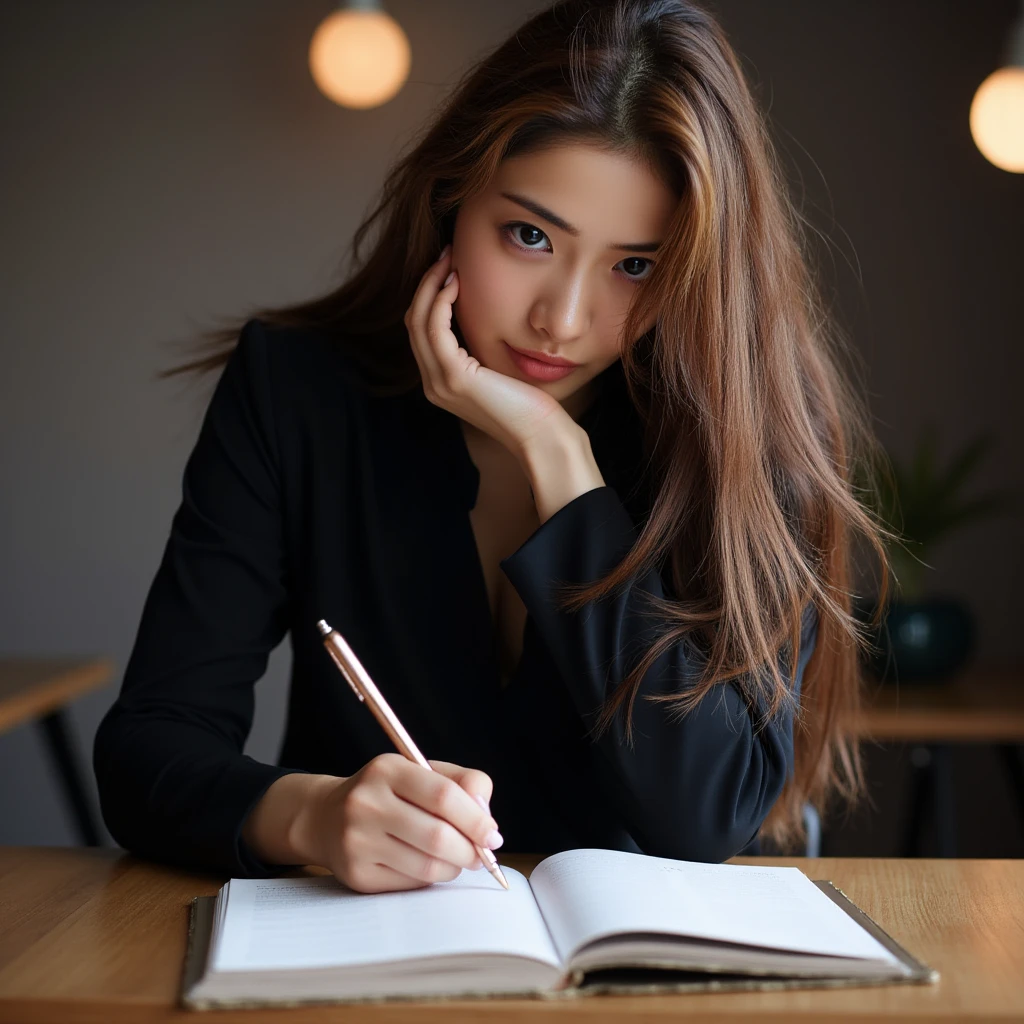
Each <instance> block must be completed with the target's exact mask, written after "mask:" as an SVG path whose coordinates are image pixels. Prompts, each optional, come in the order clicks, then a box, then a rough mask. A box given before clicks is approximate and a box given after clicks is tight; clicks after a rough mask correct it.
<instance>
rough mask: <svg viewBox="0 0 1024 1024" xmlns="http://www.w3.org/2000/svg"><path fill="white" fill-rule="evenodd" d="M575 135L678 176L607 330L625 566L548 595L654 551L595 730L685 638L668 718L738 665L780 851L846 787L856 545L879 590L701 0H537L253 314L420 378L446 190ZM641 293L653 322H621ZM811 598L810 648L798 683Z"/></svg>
mask: <svg viewBox="0 0 1024 1024" xmlns="http://www.w3.org/2000/svg"><path fill="white" fill-rule="evenodd" d="M572 140H576V141H581V142H588V143H591V144H593V143H597V144H599V145H601V146H604V147H606V148H608V149H610V150H612V151H614V152H620V153H626V154H628V155H630V156H632V157H635V158H637V159H639V160H642V161H644V162H646V163H647V164H648V165H649V166H651V167H653V168H655V169H657V171H658V172H659V173H660V174H662V175H664V177H665V180H666V181H667V182H669V183H670V184H671V185H672V186H673V187H674V188H675V189H676V190H677V194H678V195H679V197H680V198H679V203H678V208H677V211H676V214H675V216H674V219H673V222H672V226H671V229H670V233H669V237H668V238H667V240H666V241H665V244H664V247H663V249H662V250H661V251H660V252H659V254H658V259H657V262H656V264H655V266H654V268H653V271H652V272H651V273H650V274H649V275H648V277H647V279H646V280H645V281H644V282H643V284H641V285H640V286H638V288H637V291H636V298H635V300H634V302H633V304H632V306H631V309H630V314H629V317H628V319H627V322H626V323H625V325H624V328H623V338H624V339H634V338H635V339H636V340H635V341H633V342H632V343H630V344H626V345H624V347H623V354H622V370H623V373H624V375H625V378H626V381H627V385H628V393H629V396H630V399H631V401H632V403H633V405H634V406H635V408H636V409H637V411H638V413H639V414H640V417H641V420H642V422H643V425H644V435H645V446H646V455H647V456H648V457H649V467H650V470H649V471H650V473H651V479H652V480H654V481H655V487H654V488H653V490H652V494H653V499H652V502H651V512H650V516H649V518H648V519H647V521H646V522H645V524H644V527H643V530H642V532H641V534H640V537H639V539H638V541H637V543H636V545H635V546H634V548H633V549H632V551H630V552H629V554H628V556H627V557H626V558H625V559H624V560H623V561H622V563H621V564H620V565H619V566H618V567H617V568H616V569H615V570H614V571H612V572H611V573H610V574H609V575H608V576H606V577H605V578H604V579H602V580H599V581H597V582H595V583H593V584H592V585H587V586H578V587H574V588H566V589H565V590H564V591H563V598H564V600H563V604H564V606H565V607H567V608H570V609H578V608H580V607H581V606H582V605H584V604H586V603H587V602H589V601H594V600H598V599H600V598H602V597H604V596H605V595H608V594H610V593H611V592H612V591H615V590H616V589H618V588H620V587H623V586H625V585H627V584H628V581H629V580H630V579H631V578H633V577H635V576H636V575H637V574H641V573H644V572H646V571H648V570H649V569H651V568H652V567H654V566H659V565H665V566H667V567H668V568H670V570H671V579H672V583H673V585H674V594H673V597H674V598H677V599H674V600H671V601H669V600H665V601H659V602H657V611H658V612H660V614H661V616H662V618H663V620H664V623H665V628H664V629H663V630H662V631H660V633H659V635H658V638H657V640H656V641H655V642H654V643H653V645H652V646H651V647H650V649H649V650H648V651H646V653H645V654H644V655H643V657H642V658H641V659H640V660H639V661H638V663H637V664H636V665H635V667H634V668H633V669H632V671H631V672H630V674H629V675H628V677H627V678H626V679H625V680H623V681H622V682H621V684H620V685H619V686H618V688H617V689H616V690H615V692H614V693H613V694H612V695H611V696H610V697H609V699H608V701H607V702H606V704H605V706H604V707H603V709H602V714H601V716H600V718H599V719H598V722H597V726H596V728H597V731H598V732H602V731H604V730H605V729H607V728H608V727H610V726H611V725H612V724H613V722H614V721H615V718H616V716H617V714H618V713H619V712H620V710H622V709H623V706H624V705H625V711H626V715H625V720H626V731H625V738H626V740H627V741H628V742H630V743H632V728H631V726H632V721H631V718H632V714H631V712H632V707H633V703H634V700H635V697H636V693H637V690H638V688H639V686H640V684H641V680H642V678H643V676H644V675H645V673H646V672H647V670H648V669H649V668H650V667H651V665H652V664H653V663H654V662H655V661H656V660H657V659H658V658H659V657H660V656H661V655H662V654H663V653H664V652H665V650H666V649H668V648H669V647H671V646H672V645H673V644H676V643H679V642H680V641H682V640H683V638H688V640H689V642H690V643H691V644H693V645H694V649H695V650H699V651H702V652H703V654H704V657H703V658H701V659H700V665H701V670H702V671H701V673H700V677H699V678H698V679H695V680H692V681H687V682H688V683H689V682H693V684H694V685H692V686H689V685H688V686H686V687H682V686H681V687H680V690H679V692H677V693H673V694H664V695H660V696H649V697H647V699H649V700H656V701H662V702H666V703H667V704H669V705H670V707H669V709H668V710H669V712H670V713H671V714H673V715H681V714H685V713H686V712H687V711H688V710H689V709H690V708H692V706H693V705H694V704H696V703H697V702H698V701H700V700H701V699H702V698H703V697H704V696H705V695H706V694H707V693H708V691H709V690H711V689H712V688H713V687H714V686H716V685H717V684H719V683H722V682H724V681H728V680H733V681H736V682H738V683H740V684H741V689H742V691H743V692H744V696H745V698H746V699H747V701H748V704H749V706H750V708H751V710H752V712H753V710H754V709H755V708H757V707H760V708H761V709H764V714H763V715H762V716H760V717H759V718H758V720H757V723H756V727H757V728H761V727H763V725H764V724H765V722H766V721H767V720H768V719H769V718H770V717H772V716H774V715H776V714H777V713H778V712H779V711H780V709H782V708H783V707H784V706H786V705H788V706H792V707H793V708H794V711H795V727H794V748H795V769H794V774H793V775H792V776H791V777H790V778H789V779H788V780H787V782H786V785H785V788H784V789H783V791H782V794H781V796H780V798H779V799H778V800H777V801H776V804H775V805H774V807H773V808H772V810H771V812H770V814H769V815H768V818H767V819H766V821H765V823H764V825H763V826H762V829H761V835H764V836H767V837H769V838H770V839H771V840H773V841H774V842H775V843H777V844H778V845H779V846H780V847H781V848H787V847H789V846H791V845H792V844H793V843H794V842H796V841H797V840H799V839H800V838H801V837H802V836H803V822H802V812H803V807H804V804H805V803H810V804H811V805H813V806H815V807H816V808H817V809H818V810H820V811H824V810H826V805H827V804H828V802H829V800H830V799H831V798H833V797H836V796H838V797H841V798H844V799H845V800H846V801H847V802H848V803H849V804H850V805H851V806H852V804H853V803H854V802H855V801H856V800H857V799H858V798H859V797H860V796H862V795H863V791H864V780H863V770H862V764H861V760H860V753H859V749H858V747H857V744H856V741H855V739H854V738H853V734H852V732H851V730H850V725H851V723H852V721H853V720H854V717H855V715H856V712H857V710H858V707H859V701H860V689H861V685H862V679H861V675H860V667H859V658H858V653H859V651H860V649H861V648H865V647H868V646H869V641H868V634H867V630H866V628H865V627H864V626H863V625H862V624H861V623H860V622H859V621H858V618H857V617H856V616H855V615H854V613H853V597H854V595H853V594H852V591H851V585H852V582H853V581H852V571H853V559H852V548H853V545H854V542H855V540H861V541H866V542H867V548H869V549H873V551H874V555H875V556H876V557H877V559H878V565H879V566H880V568H881V577H880V600H879V606H881V604H882V603H883V602H884V599H885V596H886V592H887V590H888V581H889V570H888V565H887V562H886V556H885V548H884V546H883V541H884V539H886V538H888V537H889V536H890V535H889V534H888V532H887V530H886V529H885V527H884V526H883V525H882V523H881V522H880V521H879V520H878V518H877V517H876V516H874V515H873V514H872V513H871V512H870V511H869V508H868V505H867V504H866V503H862V501H861V500H860V498H859V497H858V488H857V487H856V486H855V485H854V482H853V481H854V479H856V477H855V473H856V471H857V470H858V468H859V466H861V465H863V464H867V463H868V462H871V463H872V464H874V463H875V462H876V460H878V458H879V456H880V452H881V450H880V448H879V446H878V443H877V441H876V440H875V439H874V436H873V434H872V431H871V428H870V425H869V417H868V413H867V406H866V403H865V402H864V401H863V400H862V399H861V398H859V397H858V395H857V393H856V392H855V391H854V389H853V388H852V387H851V385H850V383H849V380H848V376H849V375H848V372H847V370H848V368H846V369H843V368H841V367H842V362H843V359H842V357H844V356H845V355H848V354H849V353H848V346H846V345H845V344H843V343H842V341H841V339H840V338H839V336H838V334H837V333H836V331H835V330H834V328H833V327H832V326H831V325H830V323H829V318H828V317H827V315H826V314H825V311H824V309H823V307H822V304H821V302H820V300H819V299H818V297H817V291H816V288H815V285H814V281H813V275H812V274H811V273H810V272H809V270H808V268H807V266H806V263H805V259H804V256H803V248H804V236H803V226H802V221H801V219H800V217H799V215H798V213H797V212H796V211H795V210H794V208H793V206H792V205H791V203H790V201H789V199H788V197H787V192H786V188H785V186H784V177H783V175H782V173H781V171H780V168H779V165H778V162H777V160H776V157H775V155H774V151H773V148H772V145H771V142H770V139H769V135H768V131H767V129H766V126H765V124H764V121H763V119H762V116H761V114H760V113H759V111H758V108H757V106H756V104H755V102H754V99H753V97H752V95H751V92H750V89H749V87H748V85H747V82H746V81H745V78H744V74H743V72H742V70H741V68H740V65H739V62H738V60H737V58H736V56H735V54H734V53H733V51H732V49H731V48H730V46H729V44H728V42H727V41H726V39H725V36H724V35H723V33H722V30H721V29H720V27H719V26H718V25H717V23H716V22H715V20H714V19H713V18H712V17H711V16H710V15H709V14H708V13H707V12H705V11H704V10H703V9H701V8H700V7H698V6H696V5H695V4H693V3H691V2H690V0H603V2H601V0H597V2H595V0H563V2H560V3H556V4H555V5H554V6H553V7H551V8H549V9H547V10H545V11H543V12H541V13H540V14H538V15H537V16H536V17H534V18H533V19H532V20H530V21H529V22H528V23H527V24H526V25H524V26H523V27H522V28H521V29H519V31H517V32H516V33H515V34H514V35H513V36H512V37H511V38H510V39H509V40H508V41H507V42H505V43H504V44H503V45H501V46H499V47H498V49H497V50H495V51H494V52H493V53H492V54H490V55H489V56H487V57H485V58H484V59H483V60H482V61H480V62H479V63H478V64H477V65H476V66H475V67H473V68H471V69H470V70H469V71H468V72H467V73H466V75H465V76H464V77H463V78H462V80H461V81H460V82H459V83H458V84H457V86H456V88H455V89H454V90H453V92H452V94H451V96H450V98H449V99H448V100H447V101H446V102H445V104H444V105H443V107H442V108H441V109H440V111H439V113H438V114H437V116H436V118H435V119H434V121H433V123H432V124H430V125H429V126H428V127H427V129H426V131H425V133H424V134H423V136H422V137H421V139H420V141H419V142H418V143H416V144H415V145H414V146H413V147H412V148H411V150H410V151H409V152H408V154H407V155H406V156H404V158H402V159H401V160H400V161H399V162H398V163H397V164H396V166H395V167H394V168H393V169H392V170H391V172H390V173H389V174H388V176H387V178H386V179H385V182H384V184H383V188H382V191H381V194H380V197H379V201H378V202H377V205H376V206H375V208H374V209H373V210H372V211H371V212H370V214H369V216H368V217H367V218H366V219H365V220H364V221H363V223H362V224H361V225H360V227H359V228H358V230H357V231H356V233H355V236H354V238H353V241H352V247H351V260H352V269H351V273H350V275H349V276H348V277H347V279H346V280H345V282H344V283H343V284H342V285H341V286H340V287H339V288H337V289H336V290H335V291H332V292H331V293H330V294H328V295H326V296H324V297H322V298H318V299H315V300H313V301H309V302H303V303H300V304H298V305H293V306H289V307H288V308H285V309H259V310H256V311H253V312H252V313H251V314H250V315H251V316H254V317H258V318H259V319H261V320H262V321H264V322H265V323H267V324H269V325H280V326H285V327H300V328H310V329H315V330H318V331H322V332H328V333H330V334H331V335H332V336H334V337H336V338H337V343H338V344H339V345H344V346H345V347H346V351H347V352H348V353H349V355H350V357H351V359H352V360H353V362H354V363H355V364H356V366H357V367H359V369H360V370H361V372H362V374H363V376H364V377H365V381H366V383H367V386H369V387H370V388H371V390H373V391H375V392H376V393H380V394H395V393H402V392H405V391H408V390H410V389H414V388H416V387H418V386H419V385H420V378H419V373H418V369H417V366H416V362H415V360H414V358H413V355H412V351H411V349H410V346H409V340H408V337H407V334H406V331H405V328H404V324H403V315H404V313H405V310H406V309H407V307H408V305H409V303H410V301H411V299H412V295H413V292H414V291H415V289H416V286H417V284H418V282H419V280H420V278H421V277H422V275H423V273H424V271H425V270H426V268H427V266H428V265H429V264H430V263H431V262H432V261H433V260H434V259H435V258H436V257H437V254H438V253H439V251H440V249H441V247H442V246H443V245H444V244H445V243H446V242H447V241H450V239H451V236H452V229H453V224H454V217H455V214H456V212H457V210H458V208H459V206H460V204H461V203H462V202H463V201H464V200H465V199H466V198H467V197H469V196H471V195H473V194H475V193H476V192H477V190H479V189H480V188H482V187H484V186H485V185H486V183H487V182H488V181H489V180H490V178H491V176H492V175H493V174H494V172H495V170H496V168H497V167H498V165H499V164H500V163H501V161H502V160H503V159H505V158H506V157H508V156H511V155H513V154H519V153H524V152H528V151H531V150H533V151H536V150H537V149H540V148H542V147H544V146H547V145H551V144H553V143H556V142H565V141H572ZM371 231H376V236H375V238H374V240H373V241H372V244H370V235H371ZM367 248H368V252H366V253H365V256H364V250H366V249H367ZM653 311H657V322H656V326H655V327H654V328H652V329H651V330H650V331H648V332H646V333H644V334H643V335H642V336H639V326H640V325H641V323H643V322H645V320H646V317H647V315H648V314H649V313H650V312H653ZM245 319H248V317H246V318H245ZM241 323H244V319H243V320H242V321H240V322H237V323H234V324H232V325H230V326H227V327H224V328H223V329H219V330H215V331H211V332H208V334H207V341H206V345H205V346H204V347H203V348H202V350H201V351H202V353H203V354H200V355H198V356H197V358H195V359H193V360H192V361H190V362H188V363H185V364H184V365H182V366H178V367H176V368H174V369H173V370H170V371H166V373H165V375H168V374H170V373H179V372H182V371H185V370H195V371H204V370H211V369H214V368H216V367H219V366H221V365H222V364H223V363H224V362H225V361H226V359H227V357H228V354H229V352H230V350H231V348H232V347H233V346H234V344H235V343H236V342H237V338H238V334H239V329H240V326H241ZM809 603H813V605H814V606H815V610H816V611H817V614H818V636H817V643H816V647H815V650H814V653H813V656H812V657H811V659H810V662H809V663H808V665H807V667H806V669H805V673H804V678H803V685H802V691H801V694H800V697H799V701H798V702H794V697H793V693H792V685H793V679H794V675H793V673H795V669H796V664H797V660H798V656H799V650H800V630H801V621H802V615H803V612H804V610H805V608H806V607H807V605H808V604H809ZM783 652H785V653H786V654H787V659H788V660H787V661H786V664H787V665H788V666H789V667H790V670H791V672H790V674H789V678H788V679H787V678H785V677H784V674H783V672H782V671H781V670H780V653H783ZM741 677H742V678H741Z"/></svg>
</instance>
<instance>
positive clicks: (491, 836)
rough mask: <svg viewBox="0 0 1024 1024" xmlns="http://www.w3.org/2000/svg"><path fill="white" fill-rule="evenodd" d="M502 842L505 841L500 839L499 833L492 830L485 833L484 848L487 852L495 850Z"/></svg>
mask: <svg viewBox="0 0 1024 1024" xmlns="http://www.w3.org/2000/svg"><path fill="white" fill-rule="evenodd" d="M503 842H505V840H504V839H502V838H501V833H500V832H499V831H498V830H497V829H493V830H492V831H490V832H488V833H487V838H486V839H484V846H486V847H487V849H488V850H496V849H497V848H498V847H499V846H501V844H502V843H503Z"/></svg>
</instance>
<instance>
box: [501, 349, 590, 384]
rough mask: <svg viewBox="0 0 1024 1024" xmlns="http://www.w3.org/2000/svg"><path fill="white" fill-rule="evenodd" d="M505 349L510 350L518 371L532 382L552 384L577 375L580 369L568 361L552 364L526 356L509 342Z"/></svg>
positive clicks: (509, 352)
mask: <svg viewBox="0 0 1024 1024" xmlns="http://www.w3.org/2000/svg"><path fill="white" fill-rule="evenodd" d="M505 347H506V348H507V349H508V355H509V359H511V360H512V362H513V363H514V364H515V366H516V369H518V370H519V372H520V373H521V374H523V376H524V377H528V378H529V379H530V380H536V381H542V382H546V383H551V382H553V381H556V380H561V379H562V378H563V377H568V376H569V374H571V373H575V372H576V370H577V368H578V364H577V363H570V362H568V361H566V362H564V363H552V362H548V361H547V360H542V359H534V358H533V357H532V356H528V355H525V354H524V353H522V352H520V351H519V350H518V349H515V348H513V347H512V346H511V345H509V344H508V342H505Z"/></svg>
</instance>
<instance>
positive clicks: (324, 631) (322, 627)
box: [316, 619, 331, 636]
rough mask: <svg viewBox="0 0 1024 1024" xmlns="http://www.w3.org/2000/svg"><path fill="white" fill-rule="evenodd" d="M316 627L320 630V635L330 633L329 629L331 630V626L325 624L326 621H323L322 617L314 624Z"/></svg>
mask: <svg viewBox="0 0 1024 1024" xmlns="http://www.w3.org/2000/svg"><path fill="white" fill-rule="evenodd" d="M316 628H317V629H319V630H320V635H321V636H327V634H328V633H330V631H331V627H330V626H328V625H327V623H326V622H324V620H323V619H321V620H320V621H319V622H318V623H317V624H316Z"/></svg>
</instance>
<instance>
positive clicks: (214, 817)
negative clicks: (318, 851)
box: [93, 320, 289, 877]
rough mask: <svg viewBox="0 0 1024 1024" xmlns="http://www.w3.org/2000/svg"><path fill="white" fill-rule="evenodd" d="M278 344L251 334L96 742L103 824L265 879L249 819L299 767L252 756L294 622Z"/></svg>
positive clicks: (205, 440) (213, 415)
mask: <svg viewBox="0 0 1024 1024" xmlns="http://www.w3.org/2000/svg"><path fill="white" fill-rule="evenodd" d="M267 358H268V354H267V345H266V338H265V335H264V332H263V329H262V327H261V325H260V324H259V322H258V321H255V320H252V321H250V322H249V323H248V324H246V326H245V327H244V328H243V330H242V333H241V337H240V339H239V343H238V345H237V347H236V348H235V350H234V351H233V352H232V354H231V356H230V359H229V361H228V363H227V365H226V366H225V368H224V371H223V373H222V375H221V377H220V380H219V381H218V383H217V387H216V389H215V391H214V394H213V396H212V398H211V400H210V405H209V407H208V409H207V411H206V415H205V418H204V420H203V424H202V427H201V429H200V433H199V437H198V440H197V441H196V445H195V448H194V449H193V451H192V453H191V455H190V456H189V459H188V462H187V464H186V467H185V472H184V479H183V486H182V501H181V505H180V506H179V508H178V510H177V512H176V513H175V515H174V519H173V522H172V526H171V533H170V538H169V540H168V542H167V546H166V548H165V550H164V554H163V558H162V560H161V563H160V566H159V569H158V570H157V574H156V577H155V579H154V580H153V584H152V586H151V588H150V591H149V595H148V597H147V599H146V603H145V606H144V609H143V613H142V620H141V623H140V626H139V631H138V635H137V637H136V640H135V645H134V648H133V650H132V654H131V657H130V659H129V662H128V666H127V669H126V671H125V676H124V680H123V683H122V687H121V692H120V695H119V696H118V699H117V701H116V702H115V703H114V705H113V706H112V707H111V708H110V710H109V711H108V712H107V714H106V716H105V717H104V719H103V721H102V722H101V724H100V727H99V730H98V732H97V734H96V741H95V746H94V750H93V765H94V769H95V772H96V779H97V783H98V786H99V794H100V803H101V807H102V811H103V818H104V821H105V822H106V824H107V827H108V828H109V829H110V832H111V834H112V835H113V837H114V838H115V839H116V840H117V842H118V843H120V844H121V845H122V846H123V847H125V848H126V849H129V850H131V851H132V852H134V853H137V854H139V855H141V856H145V857H150V858H153V859H157V860H164V861H170V862H172V863H178V864H186V865H191V866H196V867H203V868H207V869H211V870H219V871H225V872H228V873H230V874H231V875H237V876H252V877H261V876H267V875H270V874H273V873H275V872H277V871H279V870H281V869H280V867H278V866H276V865H269V864H264V863H262V862H261V861H260V860H259V859H258V858H256V857H255V855H254V854H253V853H252V851H251V850H250V849H249V848H248V847H247V845H246V844H245V843H244V842H243V841H242V838H241V828H242V824H243V822H244V820H245V818H246V816H247V815H248V813H249V811H250V810H251V809H252V808H253V807H254V806H255V804H256V803H257V802H258V801H259V799H260V797H261V796H262V795H263V793H264V792H265V791H266V790H267V788H268V787H269V786H270V785H271V783H273V782H274V781H276V780H277V779H278V778H280V777H281V776H283V775H286V774H288V773H289V769H287V768H278V767H274V766H271V765H266V764H260V763H259V762H257V761H255V760H253V759H252V758H250V757H246V756H244V755H243V754H242V749H243V747H244V744H245V740H246V737H247V736H248V734H249V730H250V728H251V726H252V716H253V708H254V686H255V683H256V681H257V680H258V679H259V678H260V676H262V674H263V672H264V671H265V669H266V665H267V658H268V656H269V654H270V652H271V651H272V650H273V648H274V647H276V646H277V644H278V643H280V641H281V639H282V638H283V636H284V634H285V632H286V629H287V622H288V615H287V608H288V601H289V596H288V590H287V587H286V578H285V575H286V574H285V559H284V544H283V527H282V514H281V500H280V489H279V479H278V468H277V467H278V459H277V450H276V445H275V438H274V428H273V417H272V411H271V402H270V393H269V389H268V381H269V379H270V378H269V376H268V368H267Z"/></svg>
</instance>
